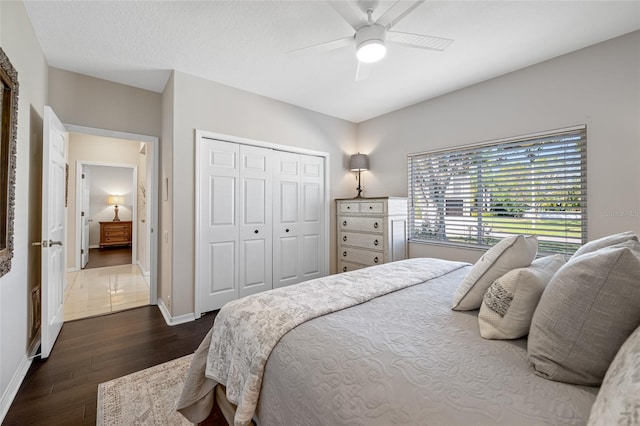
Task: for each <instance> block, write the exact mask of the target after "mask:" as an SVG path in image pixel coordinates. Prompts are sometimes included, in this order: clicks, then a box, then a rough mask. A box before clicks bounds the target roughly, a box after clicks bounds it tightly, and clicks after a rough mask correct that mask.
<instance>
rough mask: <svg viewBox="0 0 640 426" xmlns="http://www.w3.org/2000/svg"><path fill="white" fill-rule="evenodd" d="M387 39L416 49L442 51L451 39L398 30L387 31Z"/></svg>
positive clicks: (451, 41)
mask: <svg viewBox="0 0 640 426" xmlns="http://www.w3.org/2000/svg"><path fill="white" fill-rule="evenodd" d="M387 41H390V42H393V43H397V44H401V45H403V46H408V47H416V48H418V49H427V50H437V51H439V52H442V51H443V50H445V49H446V48H447V47H449V45H450V44H451V43H453V40H452V39H450V38H442V37H432V36H427V35H421V34H412V33H401V32H398V31H388V32H387Z"/></svg>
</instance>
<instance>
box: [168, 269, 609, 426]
mask: <svg viewBox="0 0 640 426" xmlns="http://www.w3.org/2000/svg"><path fill="white" fill-rule="evenodd" d="M470 268H471V265H469V264H466V263H461V262H450V261H444V260H436V259H411V260H407V261H402V262H394V263H392V264H385V265H380V266H375V267H372V268H367V269H364V270H360V271H354V272H350V273H346V274H340V275H334V276H330V277H325V278H322V279H320V280H314V281H310V282H307V283H304V285H306V286H314V285H315V286H320V287H326V290H327V292H328V293H331V294H332V296H335V299H340V300H342V302H339V303H338V305H339V306H338V308H337V309H330V310H331V312H326V308H325V307H321V308H318V307H317V306H314V305H316V303H314V302H312V303H310V302H309V300H305V297H302V296H299V297H298V296H293V299H299V300H298V302H300V301H301V300H304V302H300V303H302V304H301V305H300V306H299V308H300V307H301V308H302V309H299V310H298V311H297V312H298V314H300V313H301V312H302V314H301V315H298V317H299V318H295V320H294V321H293V323H296V322H297V324H296V325H294V326H292V327H291V329H290V330H287V327H288V326H287V327H283V330H282V333H281V334H282V335H281V336H279V337H273V338H272V339H271V340H273V341H274V342H275V343H274V344H273V347H272V348H267V349H256V346H254V347H253V349H250V350H249V351H248V352H243V351H244V349H243V348H241V347H245V349H246V346H252V345H255V342H254V343H247V341H248V340H251V339H254V340H256V339H257V340H260V338H256V336H257V335H259V334H260V333H261V331H260V330H256V329H255V328H254V327H257V328H261V327H266V328H269V327H270V323H274V322H277V323H282V321H281V320H282V317H281V316H282V315H283V313H282V311H281V307H278V304H279V301H278V299H279V298H280V299H282V297H284V296H286V297H291V294H294V293H290V292H296V291H300V290H299V289H296V287H300V285H299V286H292V287H293V288H289V290H285V289H278V290H274V291H272V292H266V293H263V294H262V296H259V295H255V296H250V297H252V298H253V297H262V298H263V299H261V302H260V303H258V305H259V306H262V308H256V306H258V305H256V302H255V301H254V302H251V301H250V302H249V305H248V306H249V307H247V311H246V312H249V311H251V310H255V309H257V310H258V311H260V310H261V309H264V311H261V313H259V314H256V315H255V316H254V318H253V319H254V320H255V321H250V323H252V324H253V325H250V326H249V325H248V322H246V321H245V322H244V323H243V320H240V322H236V323H234V322H232V321H225V317H227V315H229V313H228V312H227V311H226V310H234V309H236V310H237V308H238V306H236V305H235V304H234V303H231V304H229V305H230V306H229V305H227V306H225V307H224V308H223V309H222V310H221V311H220V313H219V314H218V315H219V316H218V317H217V318H216V322H215V324H214V327H213V329H212V331H211V332H210V333H209V335H208V336H207V338H206V339H205V341H204V342H203V344H202V345H201V347H200V348H199V349H198V351H197V352H196V354H195V356H194V361H193V363H192V366H191V369H190V373H189V377H188V378H187V385H186V386H185V389H184V391H183V395H182V398H181V400H180V402H179V407H178V408H179V410H180V411H181V412H182V413H183V414H184V415H185V416H186V417H187V418H189V419H190V420H192V421H194V422H198V421H202V420H203V419H204V418H206V416H207V414H208V412H209V410H210V409H211V404H212V403H213V394H214V392H213V389H214V386H215V385H216V384H218V383H219V384H222V385H226V386H227V387H226V395H223V394H222V392H220V390H221V389H223V388H221V387H219V388H218V394H219V395H218V399H219V400H220V399H221V400H220V401H219V405H221V406H223V408H227V409H228V408H230V407H232V408H234V409H235V408H236V407H235V405H231V404H229V402H231V403H233V404H238V405H239V407H238V408H239V409H238V410H237V411H236V413H235V424H249V423H250V422H251V421H252V420H253V421H254V422H255V423H257V424H258V425H293V424H295V425H390V424H403V425H419V424H446V425H455V424H519V425H524V424H536V425H540V424H585V423H586V422H587V419H588V417H589V413H590V410H591V407H592V405H593V403H594V400H595V399H596V395H597V392H598V388H597V387H589V386H576V385H570V384H565V383H560V382H554V381H551V380H547V379H545V378H542V377H539V376H537V375H536V374H535V372H534V369H533V367H532V366H531V365H530V364H529V362H528V361H527V348H526V345H527V341H526V339H518V340H509V341H505V340H502V341H496V340H485V339H483V338H482V337H480V334H479V331H478V319H477V315H478V311H468V312H456V311H452V310H451V300H452V296H453V294H454V292H455V291H456V288H457V287H458V285H459V284H460V282H461V281H462V279H463V278H464V277H465V275H466V274H467V273H468V272H469V269H470ZM345 280H346V281H345ZM389 282H392V283H395V284H393V285H390V284H389ZM398 282H403V284H402V285H398V284H397V283H398ZM302 287H304V286H302ZM378 287H381V288H382V290H376V288H378ZM354 288H356V289H358V288H359V289H360V290H362V292H364V293H367V294H366V295H365V296H362V295H361V291H360V290H358V291H355V290H354ZM342 290H344V292H342ZM354 291H355V293H354ZM287 292H289V293H287ZM302 292H303V293H304V290H302ZM338 293H339V294H338ZM265 298H266V299H265ZM269 298H275V299H274V300H273V302H271V301H270V299H269ZM245 299H246V298H245ZM312 299H314V300H316V301H321V299H322V297H318V296H317V295H316V296H314V297H312ZM364 299H366V300H364ZM241 300H242V299H241ZM345 300H346V302H345ZM298 302H293V303H294V304H295V303H298ZM334 302H335V300H333V299H332V302H331V303H328V305H332V303H334ZM240 303H247V301H246V300H245V301H243V302H240ZM252 303H253V306H251V305H252ZM300 303H299V304H300ZM317 304H321V303H320V302H318V303H317ZM334 304H335V303H334ZM272 305H273V306H272ZM347 305H348V306H347ZM334 308H335V306H334ZM306 310H308V311H310V312H307V311H306ZM294 311H295V309H294ZM246 312H245V315H243V314H239V315H238V317H239V318H244V319H245V320H246ZM230 315H231V316H233V315H234V314H233V313H231V314H230ZM293 316H294V317H295V316H296V314H294V315H293ZM306 316H308V318H307V317H306ZM219 319H220V321H219ZM236 319H237V318H236ZM284 322H287V319H285V320H284ZM241 323H242V324H241ZM245 327H248V328H249V330H246V329H245V330H244V331H241V330H240V329H241V328H245ZM216 330H217V334H216ZM221 340H224V343H222V342H221ZM262 353H265V354H266V355H260V354H262ZM261 357H263V358H264V362H263V365H262V367H260V366H259V364H260V362H255V361H256V359H258V360H259V359H260V358H261ZM221 358H224V359H223V360H221ZM215 363H219V364H220V365H222V366H223V367H218V368H217V370H216V368H212V365H211V364H215ZM243 363H248V364H243ZM241 370H246V371H250V373H249V374H250V375H251V374H254V373H257V375H259V376H260V377H259V379H258V380H255V378H254V379H253V380H252V379H251V378H247V377H246V376H244V377H243V378H240V379H239V378H238V377H237V375H238V374H240V375H242V374H243V373H241V372H240V371H241ZM239 372H240V373H239ZM234 375H235V376H234ZM205 376H208V377H207V378H205ZM225 396H226V398H225ZM221 397H222V398H221Z"/></svg>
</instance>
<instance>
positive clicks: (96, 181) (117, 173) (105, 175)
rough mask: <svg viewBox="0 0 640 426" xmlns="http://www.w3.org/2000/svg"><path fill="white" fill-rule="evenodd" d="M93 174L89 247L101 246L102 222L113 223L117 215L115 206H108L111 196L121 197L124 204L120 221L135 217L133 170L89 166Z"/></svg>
mask: <svg viewBox="0 0 640 426" xmlns="http://www.w3.org/2000/svg"><path fill="white" fill-rule="evenodd" d="M88 169H89V172H90V174H91V181H90V182H89V187H90V188H91V194H90V196H89V199H90V202H89V217H90V218H91V219H93V221H92V222H91V223H90V224H89V246H90V247H97V246H98V244H100V222H111V221H112V220H113V217H114V215H115V211H114V206H111V205H109V204H108V202H107V201H108V199H109V196H110V195H120V196H121V197H123V199H124V202H123V203H122V204H121V205H118V217H119V218H120V220H132V217H133V203H134V200H133V169H132V168H125V167H108V166H88Z"/></svg>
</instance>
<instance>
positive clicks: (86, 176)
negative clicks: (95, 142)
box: [80, 165, 91, 269]
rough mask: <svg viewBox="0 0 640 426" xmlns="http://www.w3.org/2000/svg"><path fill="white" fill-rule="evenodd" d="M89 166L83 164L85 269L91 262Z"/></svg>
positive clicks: (81, 216)
mask: <svg viewBox="0 0 640 426" xmlns="http://www.w3.org/2000/svg"><path fill="white" fill-rule="evenodd" d="M89 197H90V192H89V167H87V166H86V165H83V166H82V212H81V213H80V220H81V221H82V224H81V227H80V228H81V231H80V232H81V234H82V235H81V237H80V240H81V242H82V248H81V249H80V250H81V252H80V261H81V262H80V263H81V265H80V268H81V269H84V268H85V267H86V266H87V263H89V222H90V221H91V219H89V205H90V203H89V200H90V198H89Z"/></svg>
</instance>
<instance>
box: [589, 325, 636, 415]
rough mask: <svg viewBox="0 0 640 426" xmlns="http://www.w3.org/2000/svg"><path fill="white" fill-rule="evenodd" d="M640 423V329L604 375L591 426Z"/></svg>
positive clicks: (630, 337) (628, 340)
mask: <svg viewBox="0 0 640 426" xmlns="http://www.w3.org/2000/svg"><path fill="white" fill-rule="evenodd" d="M638 423H640V327H638V328H636V331H634V332H633V334H631V336H629V338H628V339H627V341H626V342H624V344H623V345H622V347H621V348H620V350H619V351H618V353H617V355H616V357H615V358H614V359H613V362H612V363H611V365H610V366H609V369H608V370H607V375H606V376H604V380H603V382H602V387H601V388H600V391H599V392H598V396H597V397H596V402H595V403H594V404H593V407H591V415H590V416H589V422H588V426H607V425H633V424H638Z"/></svg>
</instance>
